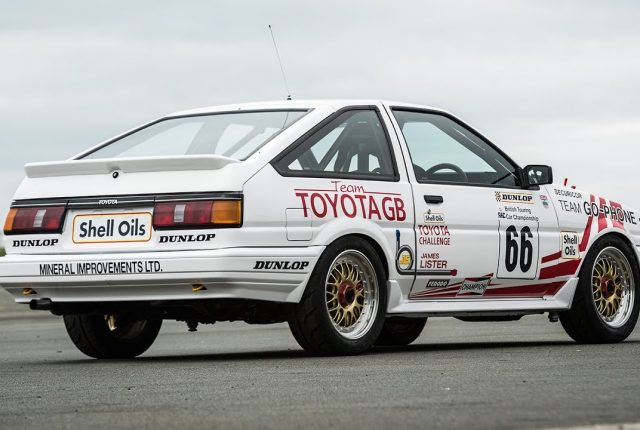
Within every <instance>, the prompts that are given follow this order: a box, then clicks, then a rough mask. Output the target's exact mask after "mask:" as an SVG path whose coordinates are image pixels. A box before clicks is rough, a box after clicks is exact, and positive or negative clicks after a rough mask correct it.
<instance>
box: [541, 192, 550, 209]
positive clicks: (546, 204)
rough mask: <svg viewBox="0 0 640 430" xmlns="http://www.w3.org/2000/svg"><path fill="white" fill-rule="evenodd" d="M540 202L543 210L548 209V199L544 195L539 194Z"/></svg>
mask: <svg viewBox="0 0 640 430" xmlns="http://www.w3.org/2000/svg"><path fill="white" fill-rule="evenodd" d="M540 201H541V202H542V206H544V208H545V209H549V197H547V195H546V194H540Z"/></svg>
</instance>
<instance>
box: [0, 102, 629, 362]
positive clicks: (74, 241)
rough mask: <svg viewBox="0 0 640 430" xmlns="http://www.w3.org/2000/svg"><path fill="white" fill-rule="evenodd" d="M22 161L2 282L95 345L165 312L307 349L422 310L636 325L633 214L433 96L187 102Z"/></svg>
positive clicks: (364, 344) (344, 347)
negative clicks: (90, 142)
mask: <svg viewBox="0 0 640 430" xmlns="http://www.w3.org/2000/svg"><path fill="white" fill-rule="evenodd" d="M25 170H26V178H25V179H24V181H23V182H22V184H21V185H20V187H19V188H18V190H17V192H16V194H15V199H14V201H13V203H12V205H11V209H10V212H9V214H8V217H7V220H6V223H5V225H4V233H5V238H4V245H5V248H6V251H7V256H6V257H4V258H1V259H0V284H1V285H2V286H3V287H4V288H5V289H6V290H7V291H9V292H10V293H11V294H13V295H14V297H15V300H16V302H18V303H26V304H29V306H30V307H31V309H41V310H49V311H51V312H52V313H54V314H56V315H63V316H64V324H65V326H66V329H67V331H68V333H69V335H70V337H71V340H72V341H73V342H74V344H75V345H76V346H77V347H78V348H79V349H80V351H82V352H84V353H85V354H87V355H89V356H91V357H97V358H113V357H133V356H137V355H139V354H141V353H143V352H144V351H145V350H146V349H147V348H149V346H150V345H151V344H152V343H153V341H154V340H155V338H156V336H157V334H158V331H159V329H160V325H161V323H162V320H164V319H175V320H180V321H186V323H187V325H188V327H189V329H190V330H195V329H196V327H197V325H198V323H205V324H207V323H208V324H211V323H214V322H216V321H234V320H243V321H246V322H248V323H275V322H283V321H287V322H288V323H289V326H290V327H291V331H292V332H293V335H294V336H295V338H296V340H297V341H298V342H299V343H300V345H301V346H302V347H303V348H304V349H305V350H307V351H309V352H311V353H314V354H357V353H360V352H363V351H365V350H367V349H368V348H369V347H371V346H372V345H374V344H377V345H406V344H409V343H410V342H412V341H413V340H415V339H416V338H417V337H418V336H419V334H420V332H421V330H422V329H423V327H424V325H425V323H426V321H427V317H430V316H453V317H456V318H459V319H461V320H464V321H505V320H516V319H519V318H521V317H522V316H523V315H528V314H540V313H548V314H549V319H550V320H551V321H557V320H558V319H560V321H561V323H562V325H563V327H564V328H565V330H566V331H567V333H568V334H569V336H571V337H572V338H573V339H575V340H576V341H578V342H586V343H595V342H618V341H621V340H623V339H625V338H626V337H627V336H628V335H629V334H630V333H631V331H632V330H633V329H634V326H635V324H636V321H637V319H638V310H639V305H640V303H639V302H638V300H637V298H636V297H637V295H638V288H639V286H638V285H639V280H640V278H639V272H638V246H640V227H639V225H638V223H639V219H640V215H639V214H638V213H637V212H635V211H634V210H632V209H630V208H628V207H626V206H624V205H621V204H620V203H617V202H614V201H611V200H607V199H605V198H602V197H596V196H594V195H593V194H589V193H588V192H584V191H578V190H575V189H572V188H568V187H564V186H559V185H554V184H552V172H551V168H550V167H548V166H542V165H532V166H527V167H524V168H520V167H518V165H516V164H515V163H514V162H513V161H512V160H511V159H510V158H509V157H508V156H507V155H505V154H504V153H503V152H502V151H500V150H499V149H498V148H496V147H495V146H494V145H493V144H492V143H491V142H489V141H488V140H487V139H486V138H485V137H483V136H482V135H480V134H479V133H478V132H477V131H475V130H474V129H472V128H471V127H469V126H468V125H466V124H465V123H463V122H462V121H460V120H459V119H457V118H456V117H454V116H453V115H451V114H449V113H447V112H444V111H442V110H438V109H433V108H429V107H424V106H417V105H412V104H406V103H395V102H379V101H339V100H330V101H286V102H273V103H253V104H239V105H230V106H219V107H213V108H204V109H196V110H191V111H186V112H179V113H176V114H172V115H169V116H166V117H164V118H161V119H159V120H157V121H153V122H151V123H149V124H146V125H144V126H142V127H140V128H137V129H135V130H131V131H128V132H126V133H124V134H122V135H120V136H117V137H116V138H114V139H112V140H109V141H107V142H105V143H102V144H100V145H98V146H95V147H93V148H91V149H89V150H87V151H85V152H83V153H81V154H79V155H77V156H76V157H73V158H72V159H70V160H67V161H62V162H49V163H37V164H28V165H27V166H26V167H25Z"/></svg>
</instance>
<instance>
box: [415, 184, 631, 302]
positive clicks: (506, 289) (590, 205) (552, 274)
mask: <svg viewBox="0 0 640 430" xmlns="http://www.w3.org/2000/svg"><path fill="white" fill-rule="evenodd" d="M571 203H572V206H571V207H569V206H567V209H564V208H563V210H566V211H571V212H575V213H580V214H582V213H584V214H585V215H586V216H587V222H586V225H585V228H584V232H583V235H582V240H580V241H579V240H578V233H576V232H561V233H560V237H561V242H562V243H561V250H560V251H557V252H554V253H552V254H549V255H547V256H544V257H542V258H541V264H542V265H543V266H544V265H547V266H546V267H542V268H541V269H540V275H539V277H538V278H539V279H541V280H544V279H554V278H559V277H566V276H573V275H575V274H576V272H577V270H578V267H580V262H581V261H582V256H583V254H584V252H585V251H586V249H587V245H588V244H589V241H590V239H591V237H593V236H596V235H597V234H599V233H600V232H601V231H603V230H605V229H607V228H616V229H624V223H625V222H628V223H632V224H636V223H637V220H636V218H635V214H634V213H633V212H630V211H625V210H623V209H622V206H621V205H620V204H619V203H617V202H614V201H607V200H606V199H604V198H602V197H599V198H598V202H597V203H596V197H595V196H594V195H593V194H591V195H590V199H589V201H588V202H587V201H586V200H585V201H584V202H583V206H582V207H580V206H579V204H578V203H576V202H571ZM594 218H597V221H598V222H597V223H594ZM559 260H562V261H559ZM550 263H551V264H550ZM493 275H494V274H493V273H489V274H486V275H483V276H480V277H477V278H465V279H464V280H462V281H459V282H456V283H453V284H449V282H450V281H449V280H448V279H431V280H429V281H427V285H426V287H427V289H426V290H423V291H420V292H416V293H411V294H410V296H409V298H410V299H412V300H428V299H443V298H454V297H474V296H482V297H531V296H545V295H554V294H556V293H557V292H558V291H559V290H560V288H561V287H562V286H563V285H564V283H565V281H551V282H543V283H538V284H528V285H509V286H505V285H502V284H499V283H492V281H494V279H492V278H493ZM452 276H455V275H452ZM432 286H433V288H431V287H432Z"/></svg>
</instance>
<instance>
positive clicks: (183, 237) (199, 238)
mask: <svg viewBox="0 0 640 430" xmlns="http://www.w3.org/2000/svg"><path fill="white" fill-rule="evenodd" d="M214 237H216V235H215V234H214V233H206V234H170V235H163V236H160V238H159V240H158V242H159V243H185V242H209V241H211V240H212V239H213V238H214Z"/></svg>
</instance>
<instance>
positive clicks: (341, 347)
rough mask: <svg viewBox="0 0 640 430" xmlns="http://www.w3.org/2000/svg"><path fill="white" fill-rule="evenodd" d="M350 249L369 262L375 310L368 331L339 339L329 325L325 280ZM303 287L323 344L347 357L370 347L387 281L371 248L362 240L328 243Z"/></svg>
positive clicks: (383, 305)
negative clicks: (315, 313) (307, 290)
mask: <svg viewBox="0 0 640 430" xmlns="http://www.w3.org/2000/svg"><path fill="white" fill-rule="evenodd" d="M348 250H354V251H358V252H360V253H362V254H363V255H364V256H365V257H366V258H367V259H368V260H369V262H370V263H371V265H372V267H373V269H374V271H375V274H376V278H377V283H378V291H377V296H378V307H377V309H376V314H375V316H374V321H373V323H372V324H371V326H370V328H369V330H368V331H367V332H366V333H365V334H364V335H362V336H361V337H359V338H358V339H348V338H346V337H344V336H342V335H341V334H340V333H338V331H337V330H336V329H335V327H334V326H333V323H332V321H331V317H330V316H329V312H328V310H327V304H326V285H325V283H326V279H327V274H328V272H329V270H330V269H331V265H332V263H333V261H334V260H335V259H336V257H337V256H338V255H340V254H341V253H342V252H344V251H348ZM307 288H310V289H311V290H310V292H311V296H310V299H311V301H312V305H313V306H314V307H315V308H316V309H318V310H319V311H320V312H319V313H318V317H319V319H320V321H319V322H320V324H321V329H322V330H323V331H324V335H325V339H326V341H327V342H328V343H329V344H330V345H331V346H332V349H336V350H337V352H340V353H345V354H350V353H354V354H355V353H359V352H362V351H364V350H366V349H368V348H370V347H371V346H372V345H373V343H374V342H375V341H376V339H377V338H378V336H379V335H380V332H381V330H382V327H383V324H384V318H385V314H386V311H387V299H388V291H387V278H386V275H385V271H384V268H383V266H382V262H381V261H380V257H379V256H378V253H377V252H376V251H375V249H374V248H373V247H372V246H371V245H370V244H369V243H368V242H366V241H365V240H362V239H359V238H343V239H339V240H337V241H336V242H334V243H332V244H331V245H329V246H328V247H327V249H326V250H325V252H324V253H323V254H322V256H321V257H320V259H319V260H318V264H316V267H315V269H314V271H313V274H312V275H311V278H310V282H309V285H308V287H307Z"/></svg>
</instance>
